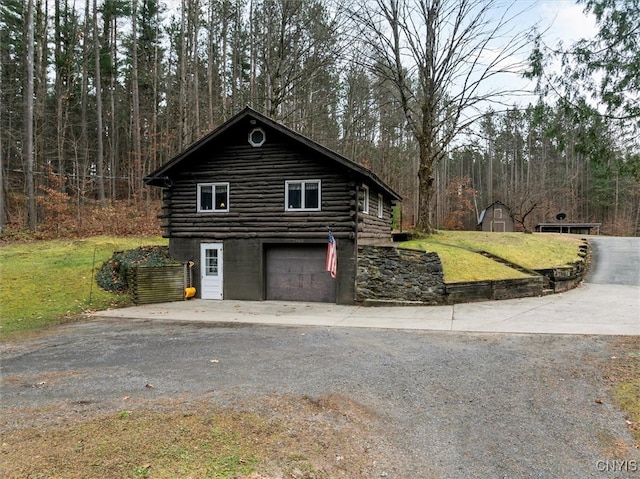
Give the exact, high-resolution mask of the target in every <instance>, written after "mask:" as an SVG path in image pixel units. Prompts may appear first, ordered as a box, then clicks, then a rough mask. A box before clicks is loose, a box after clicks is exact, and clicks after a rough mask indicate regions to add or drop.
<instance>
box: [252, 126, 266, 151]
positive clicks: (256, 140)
mask: <svg viewBox="0 0 640 479" xmlns="http://www.w3.org/2000/svg"><path fill="white" fill-rule="evenodd" d="M265 140H266V135H265V134H264V130H263V129H262V128H254V129H253V130H251V131H250V132H249V144H250V145H251V146H255V147H258V146H262V145H263V144H264V142H265Z"/></svg>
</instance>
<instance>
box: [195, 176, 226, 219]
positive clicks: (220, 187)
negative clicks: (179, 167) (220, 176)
mask: <svg viewBox="0 0 640 479" xmlns="http://www.w3.org/2000/svg"><path fill="white" fill-rule="evenodd" d="M226 211H229V183H198V213H211V212H213V213H222V212H226Z"/></svg>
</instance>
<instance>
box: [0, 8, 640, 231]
mask: <svg viewBox="0 0 640 479" xmlns="http://www.w3.org/2000/svg"><path fill="white" fill-rule="evenodd" d="M460 1H461V2H463V1H464V0H460ZM347 3H348V2H347ZM374 3H376V4H377V5H378V6H380V5H384V2H382V1H378V2H374ZM396 3H397V2H396V1H390V2H389V4H390V5H395V4H396ZM426 3H427V4H428V3H430V2H426ZM445 3H446V2H445ZM452 3H455V2H452ZM427 13H429V12H427ZM357 20H358V17H357V16H356V15H353V14H352V13H351V12H349V11H347V10H346V9H343V8H342V7H341V6H340V5H339V4H336V3H334V2H332V1H330V0H295V1H291V0H215V1H214V0H210V1H209V0H181V1H180V2H173V3H170V4H167V3H166V2H162V1H157V0H133V1H125V0H84V1H82V0H76V1H70V0H3V2H2V5H0V48H1V50H0V55H1V58H0V60H1V62H0V173H1V175H2V176H1V178H0V184H1V187H2V195H1V197H2V203H1V204H0V212H1V214H0V226H1V227H2V229H3V230H4V231H5V232H6V231H20V230H26V229H31V230H41V231H48V232H54V233H55V234H58V235H63V234H87V233H92V232H95V231H98V232H101V229H102V231H104V228H111V229H113V228H114V227H115V226H114V225H117V224H120V225H123V229H122V231H128V229H133V230H134V229H136V228H138V229H151V230H152V229H153V228H154V226H153V225H154V224H155V223H154V221H153V218H154V216H155V215H156V213H157V212H158V209H159V191H157V189H152V188H148V187H145V186H144V185H143V182H142V179H143V178H144V177H145V175H147V174H148V173H149V172H151V171H153V170H154V169H156V168H157V167H158V166H159V165H161V164H163V163H164V162H166V161H168V160H169V159H171V158H172V157H173V156H174V155H176V154H177V153H178V152H179V151H181V150H182V149H183V148H185V147H186V146H188V145H189V144H190V143H192V142H193V141H195V140H197V139H199V138H200V137H201V136H202V135H204V134H206V133H207V132H209V131H211V130H212V129H214V128H215V127H217V126H218V125H220V124H221V123H222V122H224V121H225V120H227V119H228V118H230V117H231V116H232V115H234V114H235V113H237V112H238V111H239V110H240V109H242V108H243V107H244V106H246V105H250V106H252V107H253V108H255V109H256V110H258V111H261V112H263V113H265V114H266V115H268V116H271V117H273V118H275V119H276V120H278V121H281V122H282V123H284V124H285V125H287V126H288V127H290V128H292V129H294V130H297V131H299V132H301V133H302V134H304V135H306V136H307V137H309V138H311V139H313V140H316V141H318V142H319V143H321V144H323V145H325V146H327V147H328V148H331V149H333V150H335V151H337V152H338V153H341V154H342V155H344V156H346V157H348V158H350V159H352V160H354V161H356V162H358V163H360V164H363V165H365V166H367V167H369V168H371V169H372V170H373V171H374V172H376V173H377V174H378V175H379V176H380V177H381V178H382V179H383V180H385V181H386V182H388V183H389V184H390V185H391V186H392V187H393V188H394V189H395V190H396V191H398V192H399V193H400V194H401V195H402V197H403V203H402V221H403V225H404V227H405V228H406V227H410V226H411V225H414V224H416V222H417V219H418V209H419V207H420V203H419V198H418V191H419V168H420V165H421V163H420V161H419V159H420V158H421V156H420V155H421V152H420V151H419V150H420V147H419V144H418V142H417V141H416V136H417V135H416V134H415V132H414V133H412V131H410V128H409V127H408V116H407V112H408V111H410V109H409V108H407V101H406V99H405V98H403V97H402V95H401V94H400V95H399V94H398V91H394V89H393V88H391V87H390V85H389V77H388V76H386V75H384V74H383V73H382V72H384V68H380V65H378V67H372V66H371V65H372V63H371V62H370V61H369V60H370V58H371V56H372V54H375V51H374V52H373V53H372V52H371V51H369V50H367V45H366V44H364V43H363V42H361V41H360V40H361V38H360V35H359V34H358V32H359V31H358V28H354V25H353V22H354V21H357ZM30 29H32V31H31V37H30V36H29V35H30ZM29 38H33V41H29ZM381 62H382V59H381ZM400 73H402V71H400ZM400 77H402V75H400ZM418 77H419V75H418ZM30 79H31V81H30ZM404 80H406V78H405V79H404ZM400 93H402V91H400ZM423 93H424V92H423ZM403 102H404V103H403ZM580 111H581V113H577V110H576V109H572V108H567V104H566V103H563V102H558V101H556V102H545V101H543V99H542V98H541V99H540V100H539V101H537V102H534V103H532V104H530V105H526V106H518V105H515V104H514V105H513V106H507V107H506V108H501V109H499V108H498V107H496V106H491V104H490V103H487V104H486V105H485V106H483V111H482V112H480V114H479V115H478V119H477V121H475V122H473V123H470V124H469V125H467V126H465V129H464V131H462V130H461V131H460V132H459V134H457V135H456V137H455V138H454V140H453V141H451V142H448V143H447V145H446V146H447V147H446V149H445V150H446V151H444V153H443V154H442V155H441V156H442V158H441V159H439V161H438V162H436V163H434V166H435V168H434V171H433V173H432V180H433V189H434V195H433V197H432V198H431V197H430V198H429V202H430V205H431V207H432V208H433V220H432V221H433V224H434V226H436V227H441V228H449V229H463V228H464V229H473V228H474V227H475V225H476V222H477V217H478V214H479V212H480V211H481V210H482V209H483V208H484V207H486V206H488V205H489V204H490V203H492V202H493V201H496V200H500V201H502V202H503V203H505V204H507V205H508V206H510V207H511V208H512V209H513V212H514V214H515V216H516V218H517V219H519V220H520V222H521V223H522V225H521V226H523V227H524V228H525V229H531V228H532V227H533V226H534V225H535V224H537V223H539V222H547V221H555V217H556V215H557V214H558V213H564V214H565V215H566V217H567V221H575V222H601V223H602V228H601V231H602V232H604V233H608V234H621V235H632V234H640V231H639V223H640V159H639V156H638V155H639V148H638V144H637V140H636V141H633V140H631V141H629V134H628V131H627V130H624V131H623V126H621V124H620V123H619V122H617V121H609V120H608V119H607V117H606V116H602V115H599V114H598V112H597V111H596V110H594V109H590V108H585V109H583V110H580ZM409 120H410V118H409ZM418 136H419V135H418ZM29 140H32V141H29ZM435 140H437V138H436V139H435ZM30 211H31V213H30ZM124 225H128V226H126V227H125V226H124Z"/></svg>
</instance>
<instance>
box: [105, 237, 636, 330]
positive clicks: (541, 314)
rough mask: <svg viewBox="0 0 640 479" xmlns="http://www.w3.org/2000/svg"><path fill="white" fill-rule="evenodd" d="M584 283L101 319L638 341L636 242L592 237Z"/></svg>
mask: <svg viewBox="0 0 640 479" xmlns="http://www.w3.org/2000/svg"><path fill="white" fill-rule="evenodd" d="M590 242H591V244H592V246H593V253H594V254H593V263H592V270H591V272H590V274H589V276H588V277H587V280H586V281H585V282H584V284H583V285H582V286H581V287H579V288H576V289H573V290H571V291H567V292H565V293H561V294H554V295H549V296H543V297H539V298H520V299H513V300H504V301H487V302H481V303H465V304H456V305H455V306H415V307H413V306H401V307H398V306H392V307H362V306H341V305H335V304H326V303H286V302H276V301H264V302H262V301H203V300H191V301H179V302H175V303H163V304H158V305H145V306H137V307H134V308H125V309H117V310H111V311H100V312H98V313H96V315H95V316H98V317H102V318H120V319H145V320H150V319H151V320H172V321H195V322H216V323H234V324H276V325H306V326H334V327H336V326H346V327H371V328H391V329H417V330H436V331H469V332H495V333H554V334H608V335H640V279H639V277H640V238H613V237H593V238H590Z"/></svg>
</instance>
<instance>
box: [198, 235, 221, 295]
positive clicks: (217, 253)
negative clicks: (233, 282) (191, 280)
mask: <svg viewBox="0 0 640 479" xmlns="http://www.w3.org/2000/svg"><path fill="white" fill-rule="evenodd" d="M200 265H201V267H200V279H201V282H200V288H201V289H202V291H201V292H200V297H201V298H202V299H222V243H202V244H201V245H200Z"/></svg>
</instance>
